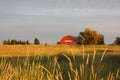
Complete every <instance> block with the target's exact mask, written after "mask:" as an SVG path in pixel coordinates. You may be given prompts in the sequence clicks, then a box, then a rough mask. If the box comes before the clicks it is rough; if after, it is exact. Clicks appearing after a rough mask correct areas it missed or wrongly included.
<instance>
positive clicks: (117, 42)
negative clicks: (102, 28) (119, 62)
mask: <svg viewBox="0 0 120 80" xmlns="http://www.w3.org/2000/svg"><path fill="white" fill-rule="evenodd" d="M114 44H116V45H120V37H116V39H115V41H114Z"/></svg>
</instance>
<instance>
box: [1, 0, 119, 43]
mask: <svg viewBox="0 0 120 80" xmlns="http://www.w3.org/2000/svg"><path fill="white" fill-rule="evenodd" d="M86 27H89V28H91V29H95V30H97V31H98V32H99V33H101V34H103V35H104V37H105V42H106V43H112V42H113V41H114V40H115V37H117V36H120V0H0V43H2V41H3V40H6V39H17V40H29V41H30V42H31V43H33V40H34V38H35V37H37V38H38V39H39V40H40V42H41V43H56V42H57V41H59V40H60V38H61V37H62V36H64V35H73V36H78V34H79V32H81V31H83V30H84V29H85V28H86Z"/></svg>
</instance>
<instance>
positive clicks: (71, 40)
mask: <svg viewBox="0 0 120 80" xmlns="http://www.w3.org/2000/svg"><path fill="white" fill-rule="evenodd" d="M59 44H66V45H75V44H77V40H76V38H75V37H73V36H70V35H67V36H64V37H63V38H62V39H61V40H60V42H59Z"/></svg>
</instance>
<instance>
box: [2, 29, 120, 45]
mask: <svg viewBox="0 0 120 80" xmlns="http://www.w3.org/2000/svg"><path fill="white" fill-rule="evenodd" d="M76 40H77V41H78V44H83V45H104V44H105V43H104V35H103V34H100V33H98V32H97V31H96V30H92V29H90V28H85V30H84V31H82V32H80V33H79V35H78V36H77V37H76ZM19 44H21V45H30V44H31V43H30V42H29V41H28V40H26V41H21V40H15V39H12V40H9V39H8V40H4V41H3V45H19ZM39 44H40V41H39V39H38V38H35V39H34V45H39ZM112 44H115V45H120V37H116V39H115V40H114V42H113V43H112Z"/></svg>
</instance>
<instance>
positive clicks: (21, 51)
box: [0, 45, 120, 57]
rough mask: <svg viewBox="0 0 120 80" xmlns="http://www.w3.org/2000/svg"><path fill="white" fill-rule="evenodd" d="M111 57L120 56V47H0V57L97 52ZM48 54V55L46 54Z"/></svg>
mask: <svg viewBox="0 0 120 80" xmlns="http://www.w3.org/2000/svg"><path fill="white" fill-rule="evenodd" d="M105 49H107V53H108V54H111V55H120V46H107V45H88V46H84V45H79V46H78V45H77V46H72V45H71V46H69V45H48V46H44V45H0V56H1V57H7V56H34V55H54V54H58V53H62V52H65V53H72V54H74V55H81V54H82V53H83V52H85V53H93V52H94V50H96V51H101V52H102V51H104V50H105ZM46 53H47V54H46Z"/></svg>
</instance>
